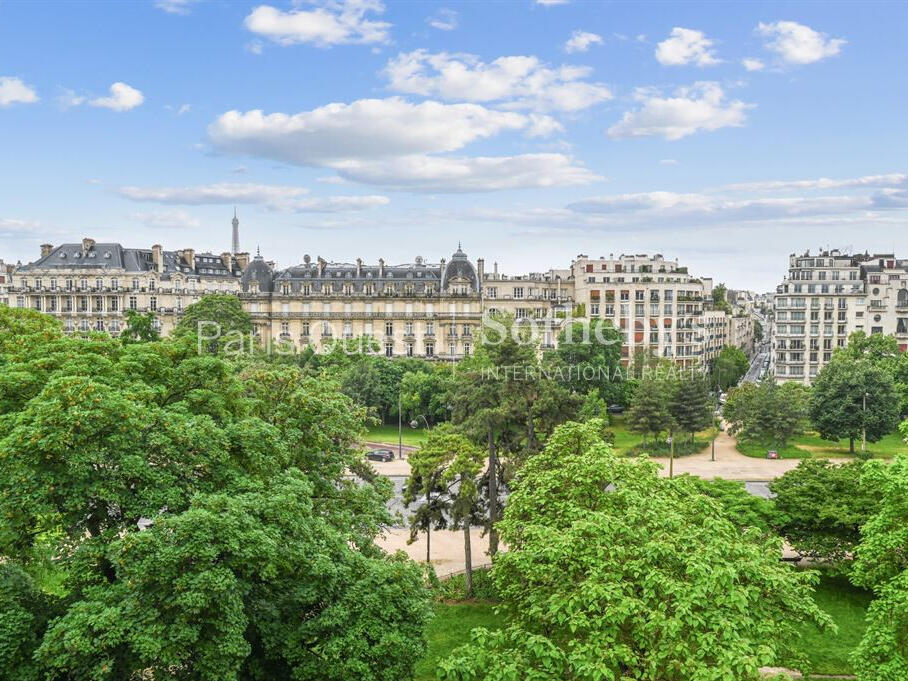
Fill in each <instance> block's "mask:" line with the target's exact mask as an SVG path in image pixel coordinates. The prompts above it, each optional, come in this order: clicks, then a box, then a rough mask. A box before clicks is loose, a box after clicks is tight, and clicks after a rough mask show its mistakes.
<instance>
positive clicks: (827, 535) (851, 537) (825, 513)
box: [769, 459, 878, 561]
mask: <svg viewBox="0 0 908 681" xmlns="http://www.w3.org/2000/svg"><path fill="white" fill-rule="evenodd" d="M862 470H863V463H862V462H861V461H853V462H850V463H846V464H841V465H840V464H836V463H833V462H831V461H828V460H826V459H806V460H804V461H801V463H799V464H798V467H797V468H794V469H792V470H790V471H788V472H787V473H785V474H784V475H782V476H781V477H779V478H776V479H775V480H773V481H772V482H770V483H769V489H770V490H771V491H772V493H773V494H775V495H776V497H775V499H774V502H775V505H776V509H777V510H778V512H779V516H778V518H777V519H776V527H777V528H778V530H779V532H780V533H781V534H782V536H784V537H785V538H786V539H787V540H788V543H789V544H791V545H792V547H794V549H795V550H796V551H798V553H800V554H801V555H804V556H810V557H813V558H822V559H826V560H831V561H840V560H842V559H844V558H846V557H847V556H848V555H849V554H850V553H852V552H853V551H854V549H855V547H856V546H857V544H858V542H859V541H860V531H861V526H862V525H863V524H864V523H865V522H867V520H868V519H869V518H870V517H871V516H872V515H873V514H874V513H875V512H876V510H877V507H878V499H877V495H876V493H875V492H874V490H873V489H871V488H868V487H867V486H866V485H864V484H863V483H862V481H861V473H862Z"/></svg>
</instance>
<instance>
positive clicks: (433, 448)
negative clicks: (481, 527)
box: [405, 424, 485, 595]
mask: <svg viewBox="0 0 908 681" xmlns="http://www.w3.org/2000/svg"><path fill="white" fill-rule="evenodd" d="M484 463H485V454H484V453H483V451H482V450H481V449H480V448H479V447H477V446H476V445H474V444H473V443H472V442H470V440H468V439H467V438H466V437H464V436H463V435H461V434H460V433H458V432H456V431H455V430H454V428H453V427H451V426H450V425H449V424H442V425H440V426H437V427H435V428H433V429H431V430H430V431H429V433H428V435H427V437H426V441H425V443H423V445H422V446H421V447H420V448H419V449H418V450H417V451H415V452H414V453H413V454H411V455H410V471H411V474H410V478H409V479H408V480H407V487H406V489H405V503H406V504H407V505H409V504H410V503H412V501H415V500H416V499H417V498H418V496H419V495H422V496H424V497H425V502H426V503H425V504H424V505H423V507H426V506H428V507H429V508H433V509H437V510H439V511H440V514H438V515H437V516H436V515H435V514H433V513H429V512H427V513H426V514H425V517H424V518H420V517H419V513H418V512H417V514H416V515H414V516H413V517H412V518H411V525H410V538H411V540H413V539H415V536H416V533H417V532H418V531H420V530H422V531H424V532H426V562H427V563H428V562H429V558H430V554H429V533H430V532H431V524H430V523H431V521H432V520H436V523H435V526H436V528H437V529H443V528H444V527H447V521H446V517H445V511H448V512H449V514H450V517H451V525H452V526H453V527H454V529H461V530H463V535H464V561H465V562H464V566H465V577H466V587H467V594H468V595H469V594H471V593H472V591H473V560H472V555H473V553H472V547H471V544H470V529H471V527H472V526H473V525H474V524H475V521H476V519H477V518H476V516H477V512H476V505H477V500H478V490H477V484H476V478H477V476H478V475H479V472H480V471H481V470H482V467H483V464H484ZM411 481H412V482H411ZM426 521H429V522H426Z"/></svg>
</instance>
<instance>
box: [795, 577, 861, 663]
mask: <svg viewBox="0 0 908 681" xmlns="http://www.w3.org/2000/svg"><path fill="white" fill-rule="evenodd" d="M814 598H815V599H816V602H817V605H819V606H820V607H821V608H823V610H825V611H826V612H827V613H829V615H830V616H831V617H832V619H833V621H835V623H836V626H837V627H838V628H839V631H838V633H837V634H832V633H829V632H824V631H820V630H819V629H817V628H816V627H815V626H812V625H804V626H802V627H801V636H802V638H801V641H802V642H803V649H804V651H805V652H806V653H807V657H808V658H809V659H810V663H811V665H813V673H815V674H853V673H854V669H853V668H852V666H851V663H850V662H849V660H848V657H849V655H851V651H853V650H854V648H855V646H857V644H858V643H859V642H860V640H861V637H862V636H863V635H864V629H865V628H866V624H865V623H864V615H865V613H866V611H867V606H868V605H870V600H871V595H870V594H869V593H868V592H867V591H864V590H863V589H858V588H856V587H854V586H852V585H851V583H849V581H848V579H847V578H845V577H835V576H831V575H823V577H822V578H821V580H820V583H819V584H818V585H817V588H816V591H815V592H814Z"/></svg>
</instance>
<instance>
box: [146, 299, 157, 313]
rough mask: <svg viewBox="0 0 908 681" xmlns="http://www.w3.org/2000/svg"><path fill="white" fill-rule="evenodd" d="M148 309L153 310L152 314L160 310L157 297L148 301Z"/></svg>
mask: <svg viewBox="0 0 908 681" xmlns="http://www.w3.org/2000/svg"><path fill="white" fill-rule="evenodd" d="M148 309H149V310H151V311H152V312H154V311H156V310H157V309H158V299H157V297H156V296H152V297H151V298H149V299H148Z"/></svg>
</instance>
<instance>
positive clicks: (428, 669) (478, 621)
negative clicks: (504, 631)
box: [415, 601, 503, 681]
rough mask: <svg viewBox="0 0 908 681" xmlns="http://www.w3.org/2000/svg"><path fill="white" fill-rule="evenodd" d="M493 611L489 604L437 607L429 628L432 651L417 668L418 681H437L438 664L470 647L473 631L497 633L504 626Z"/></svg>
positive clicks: (441, 605)
mask: <svg viewBox="0 0 908 681" xmlns="http://www.w3.org/2000/svg"><path fill="white" fill-rule="evenodd" d="M493 608H494V605H493V604H492V603H489V602H488V601H476V602H470V603H455V604H448V603H436V604H435V618H434V619H433V620H432V623H431V624H429V631H428V638H429V650H428V652H427V653H426V656H425V657H424V658H423V659H422V660H420V661H419V663H418V664H417V665H416V677H415V681H434V679H435V666H436V665H437V664H438V661H439V660H442V659H444V658H446V657H447V656H448V655H450V654H451V651H453V650H454V649H455V648H457V647H458V646H461V645H463V644H464V643H469V641H470V631H471V630H472V629H475V628H476V627H486V628H487V629H498V628H499V627H500V626H501V625H502V624H503V622H502V619H501V618H500V617H498V615H496V614H495V611H494V609H493Z"/></svg>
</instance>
